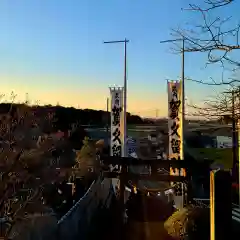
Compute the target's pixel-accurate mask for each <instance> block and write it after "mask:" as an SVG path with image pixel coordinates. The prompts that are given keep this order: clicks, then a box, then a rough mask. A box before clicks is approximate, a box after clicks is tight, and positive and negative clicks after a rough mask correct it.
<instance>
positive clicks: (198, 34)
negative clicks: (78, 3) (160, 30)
mask: <svg viewBox="0 0 240 240" xmlns="http://www.w3.org/2000/svg"><path fill="white" fill-rule="evenodd" d="M234 2H236V1H234V0H205V1H204V4H203V6H202V5H196V4H189V7H188V8H186V9H183V10H187V11H192V12H196V13H197V14H199V15H200V17H201V23H200V24H195V25H194V26H193V27H190V28H185V29H173V30H172V36H173V38H175V39H179V38H181V39H184V40H185V47H184V51H185V52H201V53H206V54H207V61H206V62H207V63H206V65H208V64H220V65H221V67H222V68H223V72H225V71H231V72H232V71H233V72H236V71H237V70H240V60H239V59H234V58H232V53H233V52H234V51H236V50H239V49H240V43H239V30H240V24H233V23H232V22H230V21H231V16H229V17H227V18H224V16H217V17H215V18H213V16H212V14H211V13H212V11H213V10H216V9H219V8H223V7H225V8H226V7H227V6H229V5H232V4H234ZM229 26H230V27H229ZM171 42H172V41H171ZM175 51H176V52H182V51H183V50H182V49H181V47H180V48H179V47H178V48H176V49H175ZM212 80H213V79H211V82H206V81H198V80H197V81H196V80H193V79H192V80H191V81H195V82H198V83H206V84H208V85H222V84H230V85H231V84H233V83H236V82H238V83H239V82H240V80H239V79H234V80H233V79H230V80H229V79H227V80H225V79H222V80H221V81H212Z"/></svg>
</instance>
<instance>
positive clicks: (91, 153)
mask: <svg viewBox="0 0 240 240" xmlns="http://www.w3.org/2000/svg"><path fill="white" fill-rule="evenodd" d="M96 153H97V151H96V146H95V144H94V143H93V142H91V141H90V140H89V138H88V137H85V138H84V140H83V146H82V148H81V150H80V151H79V150H76V165H75V168H77V169H79V171H80V174H81V175H82V176H87V175H88V174H89V172H91V169H94V168H95V166H96V163H97V155H96Z"/></svg>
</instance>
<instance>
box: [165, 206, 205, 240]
mask: <svg viewBox="0 0 240 240" xmlns="http://www.w3.org/2000/svg"><path fill="white" fill-rule="evenodd" d="M164 227H165V229H166V230H167V232H168V234H169V235H170V236H172V237H173V238H174V239H179V240H180V239H189V240H202V239H204V240H208V239H209V236H210V212H209V208H203V207H196V206H189V207H187V208H183V209H182V210H179V211H176V212H175V213H174V214H173V215H172V216H171V217H169V218H168V220H167V221H166V222H165V223H164Z"/></svg>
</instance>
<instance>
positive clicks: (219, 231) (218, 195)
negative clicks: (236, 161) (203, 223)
mask: <svg viewBox="0 0 240 240" xmlns="http://www.w3.org/2000/svg"><path fill="white" fill-rule="evenodd" d="M231 223H232V201H231V174H230V172H229V171H222V170H219V171H211V173H210V224H211V226H210V234H211V240H223V239H228V238H229V233H230V232H231Z"/></svg>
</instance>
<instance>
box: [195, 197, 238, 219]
mask: <svg viewBox="0 0 240 240" xmlns="http://www.w3.org/2000/svg"><path fill="white" fill-rule="evenodd" d="M193 200H194V201H195V202H196V203H197V204H198V205H199V206H204V207H208V208H209V207H210V203H209V202H210V199H209V198H193ZM232 219H233V220H234V221H236V222H238V223H240V206H239V205H237V204H235V203H232Z"/></svg>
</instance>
